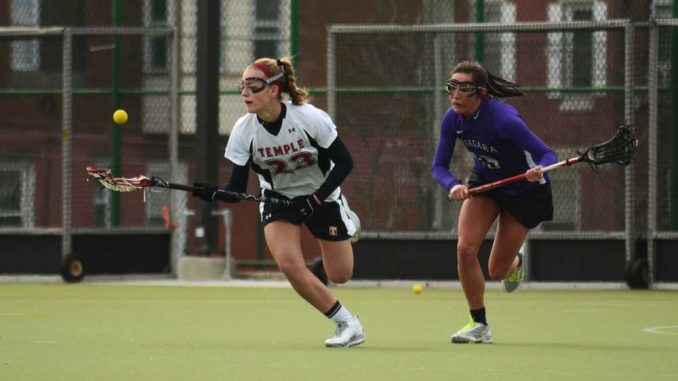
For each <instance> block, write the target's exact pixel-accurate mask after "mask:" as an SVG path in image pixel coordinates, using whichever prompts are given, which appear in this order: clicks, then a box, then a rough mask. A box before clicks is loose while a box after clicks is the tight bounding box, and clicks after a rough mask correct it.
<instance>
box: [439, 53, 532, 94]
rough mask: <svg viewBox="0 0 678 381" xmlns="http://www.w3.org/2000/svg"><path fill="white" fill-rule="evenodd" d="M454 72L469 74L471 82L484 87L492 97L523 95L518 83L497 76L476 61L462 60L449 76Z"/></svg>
mask: <svg viewBox="0 0 678 381" xmlns="http://www.w3.org/2000/svg"><path fill="white" fill-rule="evenodd" d="M454 73H465V74H470V75H471V78H472V79H473V82H474V83H476V85H477V86H479V87H485V88H486V89H487V94H488V95H489V96H490V97H493V98H508V97H521V96H523V95H525V94H524V93H523V92H522V91H520V90H519V89H518V87H520V85H518V84H517V83H514V82H511V81H507V80H505V79H503V78H500V77H497V76H496V75H494V74H492V73H490V72H489V71H487V69H485V68H484V67H483V66H482V65H481V64H479V63H478V62H474V61H462V62H460V63H458V64H457V66H455V68H454V70H452V72H451V73H450V77H451V76H452V74H454Z"/></svg>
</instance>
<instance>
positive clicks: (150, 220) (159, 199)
mask: <svg viewBox="0 0 678 381" xmlns="http://www.w3.org/2000/svg"><path fill="white" fill-rule="evenodd" d="M146 168H147V173H151V174H153V176H157V177H160V178H162V179H165V180H168V181H170V180H171V179H170V167H169V164H168V163H167V162H166V161H154V162H150V163H148V164H147V166H146ZM176 170H177V172H178V173H177V179H176V180H175V181H176V182H178V183H185V182H186V178H187V172H188V167H187V165H186V164H185V163H179V166H178V168H177V169H176ZM172 197H174V198H175V199H174V200H175V202H177V204H179V205H180V207H179V209H181V210H184V209H185V208H186V205H185V204H186V193H183V192H168V191H167V192H163V191H160V192H150V193H149V194H148V197H147V198H146V204H145V205H146V226H148V227H165V217H164V216H163V209H168V210H169V207H170V203H171V201H172ZM171 218H172V219H173V221H174V220H177V219H178V218H179V216H171Z"/></svg>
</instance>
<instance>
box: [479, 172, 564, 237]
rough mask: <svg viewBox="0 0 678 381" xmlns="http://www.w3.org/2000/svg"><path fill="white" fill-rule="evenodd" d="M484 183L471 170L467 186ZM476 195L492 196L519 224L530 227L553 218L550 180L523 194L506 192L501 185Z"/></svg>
mask: <svg viewBox="0 0 678 381" xmlns="http://www.w3.org/2000/svg"><path fill="white" fill-rule="evenodd" d="M485 183H486V182H485V181H483V180H482V178H480V176H478V174H477V173H475V172H471V175H470V176H469V179H468V187H469V188H474V187H477V186H480V185H483V184H485ZM478 195H479V196H487V197H490V198H492V199H493V200H495V201H496V202H497V204H499V207H500V208H501V209H503V210H506V211H507V212H509V213H511V215H512V216H513V217H515V218H516V220H518V222H520V224H521V225H523V226H525V227H527V228H530V229H532V228H535V227H537V225H539V224H540V223H542V222H544V221H551V220H552V219H553V196H552V194H551V183H550V182H546V184H541V185H538V186H537V187H535V190H534V191H532V192H531V193H527V194H524V195H517V196H513V195H509V194H506V193H504V192H502V191H501V187H499V188H494V189H490V190H487V191H485V192H482V193H479V194H478Z"/></svg>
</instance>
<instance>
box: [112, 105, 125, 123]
mask: <svg viewBox="0 0 678 381" xmlns="http://www.w3.org/2000/svg"><path fill="white" fill-rule="evenodd" d="M113 121H114V122H115V124H125V123H127V111H125V110H123V109H120V110H116V111H115V112H114V113H113Z"/></svg>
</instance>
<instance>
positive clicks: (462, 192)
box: [447, 184, 469, 201]
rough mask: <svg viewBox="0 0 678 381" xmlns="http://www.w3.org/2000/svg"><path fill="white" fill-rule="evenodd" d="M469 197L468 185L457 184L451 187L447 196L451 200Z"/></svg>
mask: <svg viewBox="0 0 678 381" xmlns="http://www.w3.org/2000/svg"><path fill="white" fill-rule="evenodd" d="M468 197H469V193H468V187H467V186H466V185H462V184H457V185H455V186H453V187H452V189H450V193H449V194H448V195H447V198H448V199H449V200H450V201H454V200H465V199H467V198H468Z"/></svg>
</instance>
